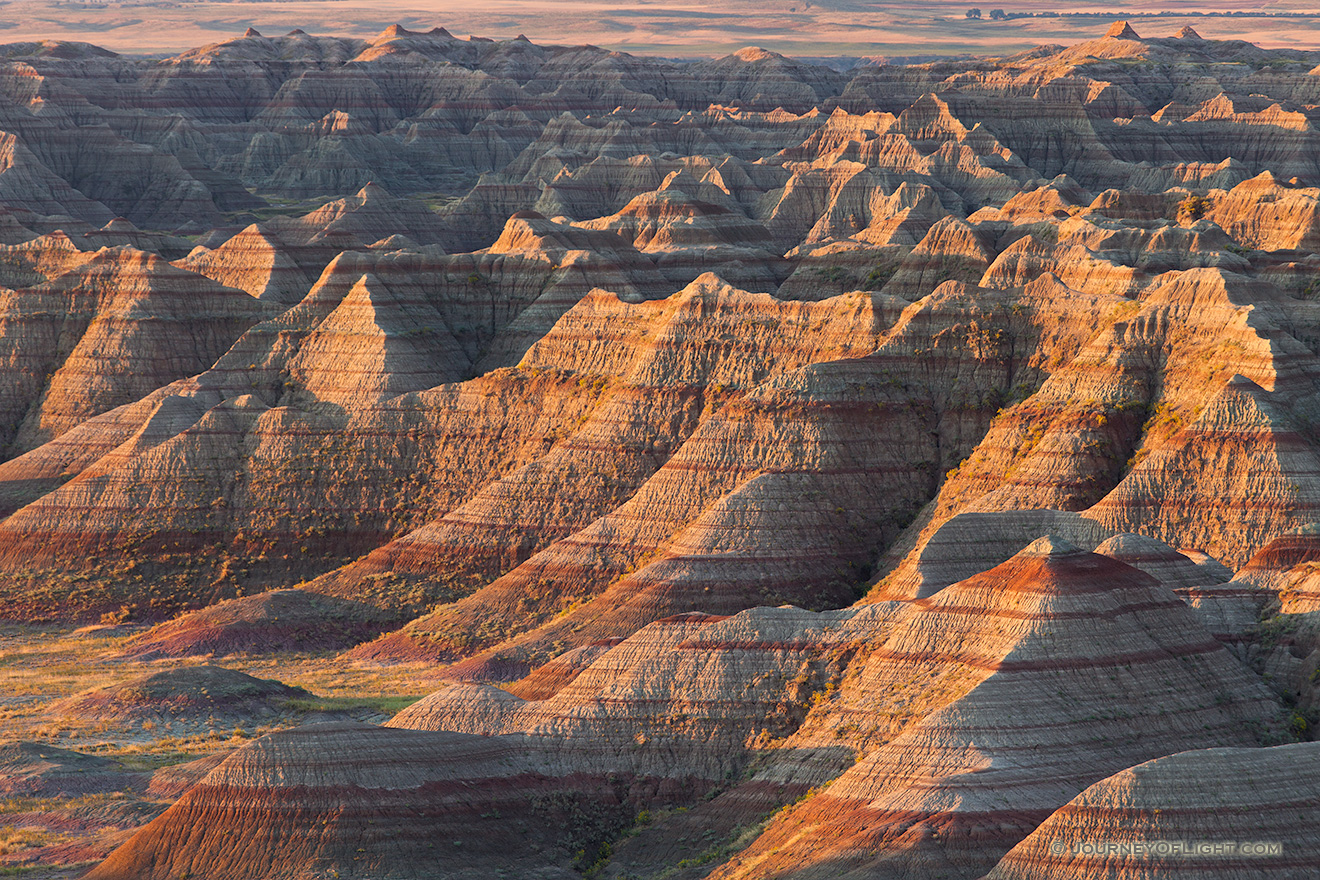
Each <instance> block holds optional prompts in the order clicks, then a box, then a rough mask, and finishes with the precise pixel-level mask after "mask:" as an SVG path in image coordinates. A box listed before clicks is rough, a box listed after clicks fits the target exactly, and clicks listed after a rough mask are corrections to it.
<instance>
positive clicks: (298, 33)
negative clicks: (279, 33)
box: [284, 28, 307, 37]
mask: <svg viewBox="0 0 1320 880" xmlns="http://www.w3.org/2000/svg"><path fill="white" fill-rule="evenodd" d="M284 36H286V37H305V36H307V31H305V30H303V29H302V28H294V29H293V30H291V31H289V32H288V33H287V34H285V35H284Z"/></svg>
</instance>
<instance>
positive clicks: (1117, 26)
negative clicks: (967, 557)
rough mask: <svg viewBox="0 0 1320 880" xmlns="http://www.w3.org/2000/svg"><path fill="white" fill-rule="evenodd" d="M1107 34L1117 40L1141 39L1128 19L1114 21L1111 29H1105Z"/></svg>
mask: <svg viewBox="0 0 1320 880" xmlns="http://www.w3.org/2000/svg"><path fill="white" fill-rule="evenodd" d="M1105 36H1106V37H1111V38H1113V39H1115V40H1140V39H1141V37H1139V36H1137V32H1136V31H1134V30H1133V29H1132V25H1130V24H1128V23H1127V22H1126V21H1116V22H1114V23H1113V24H1112V25H1110V26H1109V30H1107V31H1105Z"/></svg>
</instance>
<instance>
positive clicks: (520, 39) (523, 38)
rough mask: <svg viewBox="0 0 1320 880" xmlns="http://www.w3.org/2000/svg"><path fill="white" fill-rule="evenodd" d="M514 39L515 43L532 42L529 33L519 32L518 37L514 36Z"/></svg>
mask: <svg viewBox="0 0 1320 880" xmlns="http://www.w3.org/2000/svg"><path fill="white" fill-rule="evenodd" d="M513 41H514V42H515V43H530V42H531V40H529V39H527V35H526V34H519V35H518V36H516V37H514V38H513Z"/></svg>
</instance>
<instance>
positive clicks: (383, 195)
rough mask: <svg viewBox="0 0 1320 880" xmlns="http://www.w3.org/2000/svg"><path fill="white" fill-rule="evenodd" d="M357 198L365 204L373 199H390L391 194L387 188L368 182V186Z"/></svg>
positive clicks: (361, 190)
mask: <svg viewBox="0 0 1320 880" xmlns="http://www.w3.org/2000/svg"><path fill="white" fill-rule="evenodd" d="M355 198H358V199H361V200H362V201H364V202H365V201H368V200H371V199H388V198H390V194H389V191H388V190H386V189H385V187H383V186H381V185H380V184H378V183H375V182H373V181H370V180H368V181H367V183H366V185H365V186H363V187H362V189H360V190H358V191H357V194H356V196H355Z"/></svg>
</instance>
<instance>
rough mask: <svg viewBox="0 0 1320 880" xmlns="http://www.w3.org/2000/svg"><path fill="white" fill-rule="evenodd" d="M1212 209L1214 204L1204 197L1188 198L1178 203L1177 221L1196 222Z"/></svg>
mask: <svg viewBox="0 0 1320 880" xmlns="http://www.w3.org/2000/svg"><path fill="white" fill-rule="evenodd" d="M1213 207H1214V202H1212V201H1210V200H1209V199H1207V198H1205V197H1204V196H1188V197H1187V198H1185V199H1183V200H1182V201H1181V202H1179V203H1178V219H1180V220H1183V219H1186V220H1191V221H1192V222H1196V221H1197V220H1200V219H1201V218H1202V217H1204V216H1205V215H1206V214H1207V213H1208V212H1209V211H1210V209H1211V208H1213Z"/></svg>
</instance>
